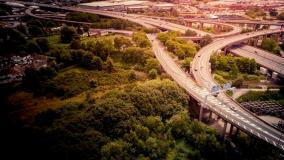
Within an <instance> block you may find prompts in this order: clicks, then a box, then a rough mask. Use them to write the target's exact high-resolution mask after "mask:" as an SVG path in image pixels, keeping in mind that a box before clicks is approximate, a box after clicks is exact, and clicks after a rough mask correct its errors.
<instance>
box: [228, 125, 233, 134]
mask: <svg viewBox="0 0 284 160" xmlns="http://www.w3.org/2000/svg"><path fill="white" fill-rule="evenodd" d="M233 130H234V126H233V125H232V124H231V126H230V132H229V135H230V136H231V135H232V133H233Z"/></svg>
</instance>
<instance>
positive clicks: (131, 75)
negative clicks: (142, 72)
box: [128, 70, 137, 81]
mask: <svg viewBox="0 0 284 160" xmlns="http://www.w3.org/2000/svg"><path fill="white" fill-rule="evenodd" d="M136 79H137V76H136V73H135V71H134V70H131V71H130V72H129V74H128V81H135V80H136Z"/></svg>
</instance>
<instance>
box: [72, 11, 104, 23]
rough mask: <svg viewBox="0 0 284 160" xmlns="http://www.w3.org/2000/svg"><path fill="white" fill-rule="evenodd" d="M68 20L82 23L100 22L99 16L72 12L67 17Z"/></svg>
mask: <svg viewBox="0 0 284 160" xmlns="http://www.w3.org/2000/svg"><path fill="white" fill-rule="evenodd" d="M66 19H67V20H71V21H80V22H90V23H94V22H98V21H99V20H100V19H99V16H97V15H95V14H90V13H82V12H71V13H68V14H67V15H66Z"/></svg>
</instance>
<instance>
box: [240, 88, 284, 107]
mask: <svg viewBox="0 0 284 160" xmlns="http://www.w3.org/2000/svg"><path fill="white" fill-rule="evenodd" d="M271 100H274V101H277V102H278V103H279V104H281V105H282V106H284V88H283V87H282V88H280V90H279V91H270V90H269V89H267V91H264V92H260V91H249V92H248V93H246V94H244V95H242V96H241V97H239V98H238V99H237V101H238V102H240V103H242V102H251V101H271Z"/></svg>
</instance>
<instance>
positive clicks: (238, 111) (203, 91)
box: [148, 35, 284, 150]
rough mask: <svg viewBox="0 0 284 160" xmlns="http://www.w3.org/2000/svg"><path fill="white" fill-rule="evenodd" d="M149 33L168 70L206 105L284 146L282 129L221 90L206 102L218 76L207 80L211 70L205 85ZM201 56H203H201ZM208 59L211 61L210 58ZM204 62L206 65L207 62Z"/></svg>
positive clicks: (238, 125)
mask: <svg viewBox="0 0 284 160" xmlns="http://www.w3.org/2000/svg"><path fill="white" fill-rule="evenodd" d="M148 37H149V39H150V40H151V41H152V47H153V51H154V53H155V55H156V57H157V59H158V60H159V62H160V63H161V65H162V66H163V68H164V70H165V71H166V72H167V73H168V74H169V75H170V76H171V77H172V78H173V79H174V80H175V81H176V82H177V83H178V84H179V85H180V86H181V87H183V88H184V89H185V90H186V91H187V92H188V93H189V94H190V95H191V96H192V97H193V98H194V99H196V100H197V101H199V102H201V103H202V105H203V107H208V108H209V109H210V110H211V111H212V112H214V113H215V114H217V115H218V116H220V117H222V118H223V119H225V120H226V121H227V122H229V123H231V124H233V125H234V126H236V127H238V128H240V129H241V130H243V131H245V132H247V133H249V134H252V135H255V136H256V137H259V138H260V139H263V140H264V141H266V142H268V143H270V144H272V145H274V146H276V147H278V148H280V149H282V150H284V141H283V139H282V138H283V137H282V133H281V132H279V131H278V130H276V129H275V128H273V127H271V126H270V125H268V124H267V123H265V122H263V121H261V120H260V119H258V118H256V117H255V115H252V114H251V113H249V112H248V111H247V110H244V109H243V108H241V107H239V104H237V103H235V102H234V101H233V100H232V99H230V98H228V97H227V96H226V95H224V94H219V96H218V97H214V96H208V97H207V100H206V102H205V97H206V96H207V95H209V94H210V92H209V87H207V86H209V85H211V84H210V81H213V82H212V83H214V80H211V79H208V80H207V78H211V73H210V72H208V71H207V72H206V74H207V77H200V78H201V79H202V81H203V82H202V85H199V84H197V83H196V82H195V81H194V80H192V79H191V78H190V76H189V75H188V74H187V73H185V72H184V71H183V70H182V69H181V68H180V66H178V65H177V64H176V63H175V62H174V60H173V59H172V58H171V57H170V56H169V55H168V54H167V51H166V50H165V48H164V47H163V46H162V44H161V43H160V42H159V41H158V40H157V39H156V37H155V36H154V35H148ZM215 43H217V42H215ZM210 52H211V50H210ZM202 54H206V55H209V57H210V55H211V54H210V53H209V54H208V52H206V53H205V52H204V53H202ZM199 58H202V57H201V56H200V57H199ZM196 62H197V61H196ZM207 63H209V62H208V61H207ZM203 65H204V66H206V65H207V64H203ZM200 68H203V67H200ZM203 83H205V84H203ZM232 108H234V109H232Z"/></svg>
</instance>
